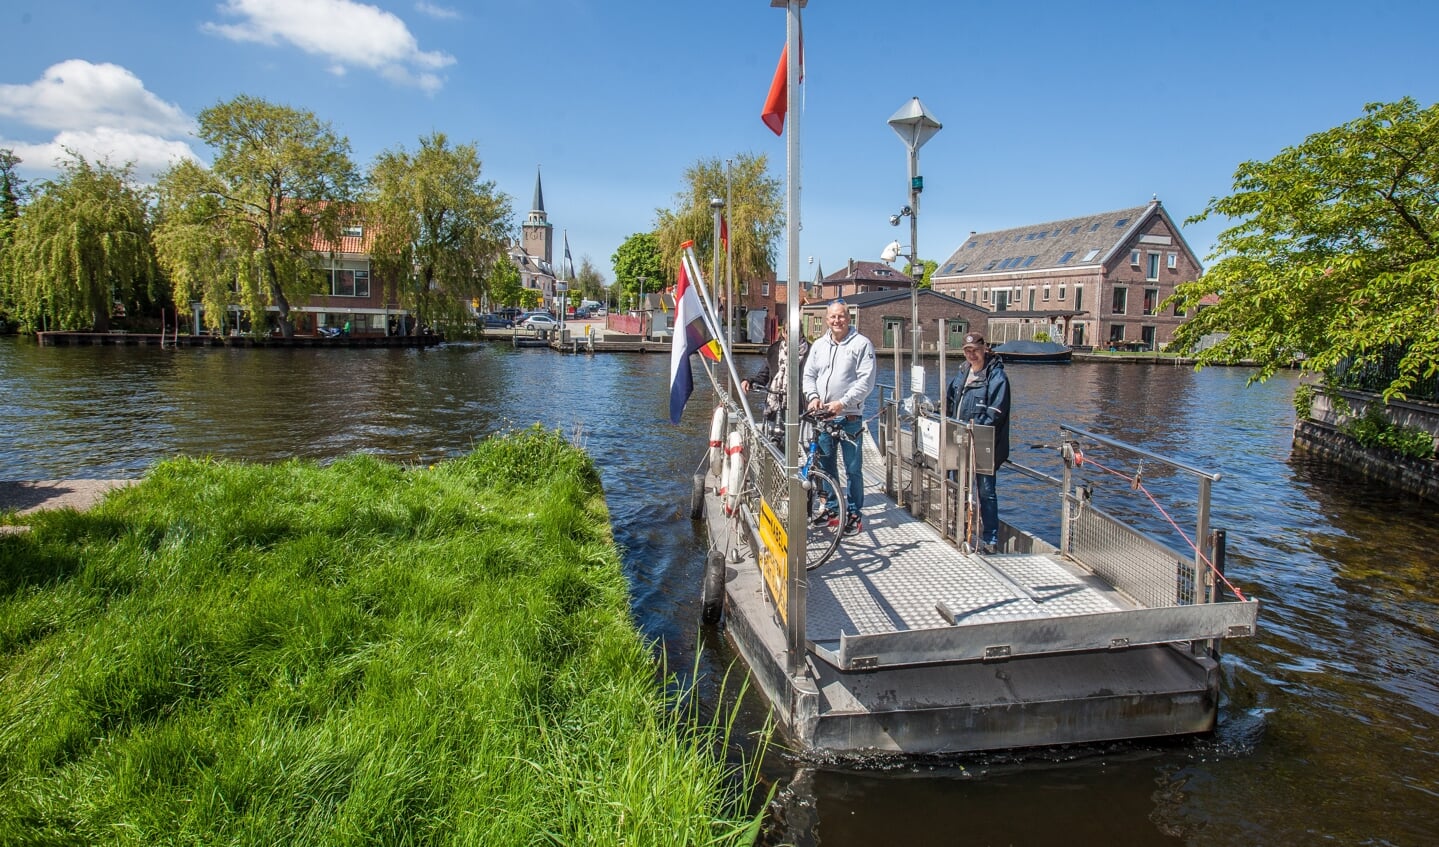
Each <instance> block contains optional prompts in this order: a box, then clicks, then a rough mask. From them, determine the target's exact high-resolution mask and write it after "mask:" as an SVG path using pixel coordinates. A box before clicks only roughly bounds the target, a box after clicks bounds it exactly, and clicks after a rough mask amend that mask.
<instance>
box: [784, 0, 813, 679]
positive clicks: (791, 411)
mask: <svg viewBox="0 0 1439 847" xmlns="http://www.w3.org/2000/svg"><path fill="white" fill-rule="evenodd" d="M804 2H805V0H788V2H787V5H786V8H785V50H786V51H787V54H788V56H789V62H788V69H787V73H788V76H787V78H786V80H785V87H786V92H785V123H786V127H785V215H784V217H785V242H786V244H785V249H786V256H785V274H786V280H785V298H786V301H787V302H786V307H787V309H788V311H789V315H788V317H787V320H786V327H787V332H786V337H787V338H789V339H790V341H789V343H791V344H798V343H799V342H798V340H797V339H798V338H799V334H800V326H799V297H800V294H799V232H800V217H799V190H800V143H799V142H800V119H799V118H800V109H799V68H800V64H801V62H802V58H801V56H800V44H799V10H800V7H802V6H803V5H804ZM785 371H786V376H787V377H788V379H787V380H786V381H787V382H788V383H789V384H788V385H787V386H786V394H787V400H788V402H787V403H786V404H785V413H784V456H785V461H784V465H785V476H786V478H788V479H789V521H788V525H787V526H786V527H785V529H786V534H787V535H788V537H789V538H788V544H787V548H788V553H789V555H788V559H789V562H788V566H787V571H788V574H787V576H788V579H787V589H786V593H787V594H788V595H789V603H788V605H789V609H788V611H787V613H786V615H785V621H786V624H787V626H786V627H785V646H786V662H785V668H786V670H787V671H788V672H789V674H790V676H792V677H793V676H798V675H799V674H801V673H802V672H803V671H804V669H805V651H806V650H807V649H808V648H807V638H808V636H807V632H806V630H807V625H806V619H805V607H806V606H807V604H808V592H809V585H808V583H807V582H806V576H805V574H806V572H805V568H804V562H805V549H804V548H805V531H806V529H807V527H806V523H807V518H806V517H805V514H804V507H803V506H802V505H801V504H802V503H804V502H805V490H804V485H803V483H801V482H800V479H799V412H800V405H801V400H802V396H803V389H802V387H801V374H800V369H799V368H797V367H789V368H786V369H785Z"/></svg>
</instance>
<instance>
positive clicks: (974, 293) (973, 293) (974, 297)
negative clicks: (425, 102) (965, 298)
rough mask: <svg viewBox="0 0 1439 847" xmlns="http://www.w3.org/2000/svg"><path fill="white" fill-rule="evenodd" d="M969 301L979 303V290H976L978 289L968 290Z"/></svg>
mask: <svg viewBox="0 0 1439 847" xmlns="http://www.w3.org/2000/svg"><path fill="white" fill-rule="evenodd" d="M969 299H971V300H973V301H974V302H976V303H978V302H979V289H978V288H971V289H969Z"/></svg>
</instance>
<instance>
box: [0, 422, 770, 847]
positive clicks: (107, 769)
mask: <svg viewBox="0 0 1439 847" xmlns="http://www.w3.org/2000/svg"><path fill="white" fill-rule="evenodd" d="M27 520H28V522H29V523H31V524H32V526H33V530H32V531H31V532H28V533H24V534H20V535H10V536H3V537H0V562H2V563H3V564H0V844H6V845H20V844H137V845H138V844H144V845H150V844H179V843H186V844H235V845H246V844H257V845H258V844H267V845H271V844H285V845H343V844H356V845H359V844H363V845H374V844H435V845H447V844H494V845H529V844H565V845H570V844H625V845H648V844H653V845H673V844H728V843H747V842H748V841H750V840H751V839H752V837H753V833H754V831H755V829H756V827H757V822H756V821H754V820H753V819H752V818H749V817H747V816H746V813H745V808H746V806H747V805H748V802H747V801H748V798H747V793H748V791H749V790H750V786H751V784H752V779H753V778H754V777H753V774H752V773H748V772H744V773H736V772H735V771H734V770H733V768H731V767H728V766H726V764H725V763H724V761H723V758H722V754H721V753H720V750H721V749H722V747H723V746H724V742H725V739H724V738H723V737H722V733H723V729H722V728H721V729H718V730H716V729H707V728H703V727H698V728H697V727H695V726H694V725H693V723H692V721H691V720H690V718H689V716H688V713H687V712H686V710H684V709H677V708H675V703H674V702H673V701H672V700H669V699H667V698H666V695H665V694H664V693H663V688H662V686H661V684H660V682H659V681H658V680H657V679H656V675H655V673H654V669H653V667H652V665H651V660H650V657H649V654H648V653H647V651H646V650H645V647H644V645H643V643H642V639H641V637H640V635H639V634H638V632H637V631H636V629H635V628H634V626H633V623H632V622H631V620H630V617H629V612H628V600H627V589H626V585H625V582H624V578H623V576H622V573H621V569H620V562H619V559H618V555H617V552H616V550H615V548H614V545H613V542H612V540H611V537H610V534H609V518H608V511H607V509H606V508H605V504H604V500H603V496H602V492H601V490H600V485H599V479H598V476H597V474H596V472H595V470H594V467H593V465H592V464H591V463H590V461H589V459H588V458H587V457H586V456H585V455H584V454H583V453H582V452H581V451H579V450H578V449H576V448H574V447H572V446H570V445H569V444H568V443H566V442H565V441H564V439H563V438H561V437H560V436H559V435H558V434H555V433H549V432H544V431H541V430H539V429H532V430H528V431H525V432H520V433H514V434H511V435H508V436H505V437H501V438H495V439H490V440H488V441H486V442H485V443H483V444H481V445H480V446H479V447H478V448H477V449H476V450H475V451H474V452H473V453H472V454H470V455H469V456H467V457H464V458H462V459H457V460H453V461H449V462H445V463H442V464H439V465H436V466H434V467H431V468H427V469H409V470H407V469H403V468H400V467H397V466H395V465H391V464H387V463H384V462H381V461H378V460H375V459H373V458H369V457H363V456H356V457H352V458H348V459H345V460H343V461H339V462H336V463H334V464H332V465H329V466H327V467H318V466H316V465H314V464H312V463H306V462H298V461H297V462H289V463H284V464H279V465H266V466H261V465H249V464H237V463H225V462H212V461H200V460H174V461H167V462H164V463H161V464H159V465H157V466H155V468H154V469H153V470H152V471H151V472H150V473H149V474H148V475H147V476H146V478H145V479H144V480H143V481H142V482H141V483H140V484H139V485H136V486H134V487H132V488H129V489H126V490H124V491H120V492H117V493H115V494H114V495H112V496H111V497H110V498H109V499H108V500H106V501H105V502H104V503H103V504H101V505H100V506H99V507H97V508H95V509H93V510H91V511H88V512H84V513H76V512H72V511H63V510H62V511H55V512H48V513H40V514H37V515H31V516H28V518H27Z"/></svg>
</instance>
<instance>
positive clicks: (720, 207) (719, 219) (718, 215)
mask: <svg viewBox="0 0 1439 847" xmlns="http://www.w3.org/2000/svg"><path fill="white" fill-rule="evenodd" d="M710 209H711V211H712V212H713V215H714V230H715V234H714V244H713V245H712V246H713V248H714V273H712V274H710V279H712V280H714V294H713V296H714V297H719V292H720V280H721V279H722V277H721V276H720V227H721V226H723V218H724V201H723V200H721V199H719V198H718V197H711V198H710ZM725 298H726V299H725V311H729V307H730V305H729V299H728V298H729V293H728V292H726V294H725ZM710 312H711V313H713V314H714V316H715V323H717V324H719V327H718V329H719V330H720V331H721V332H724V333H726V335H725V344H729V343H731V342H732V341H733V337H732V336H730V335H728V333H729V328H728V327H727V326H726V325H725V322H724V320H723V318H721V316H720V311H719V304H718V303H711V304H710ZM725 383H726V385H725V387H726V389H728V390H729V392H730V393H731V394H733V393H734V391H735V387H734V386H732V385H729V384H728V383H729V376H728V374H726V376H725Z"/></svg>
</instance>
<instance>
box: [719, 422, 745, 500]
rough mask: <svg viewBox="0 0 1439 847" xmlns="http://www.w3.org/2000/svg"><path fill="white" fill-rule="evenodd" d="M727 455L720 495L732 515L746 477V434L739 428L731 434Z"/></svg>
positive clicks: (726, 450) (726, 449)
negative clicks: (742, 481)
mask: <svg viewBox="0 0 1439 847" xmlns="http://www.w3.org/2000/svg"><path fill="white" fill-rule="evenodd" d="M725 456H726V462H725V476H724V485H723V486H721V487H720V496H721V497H723V498H724V504H725V505H724V510H725V514H727V515H732V514H734V510H735V503H736V502H737V501H738V500H739V487H740V481H741V480H743V479H744V435H743V434H742V433H740V431H739V430H735V431H734V432H731V433H730V434H729V446H728V447H727V448H725Z"/></svg>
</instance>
